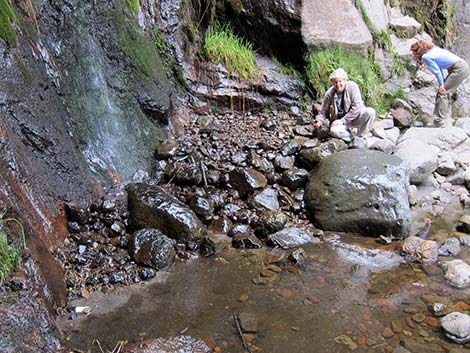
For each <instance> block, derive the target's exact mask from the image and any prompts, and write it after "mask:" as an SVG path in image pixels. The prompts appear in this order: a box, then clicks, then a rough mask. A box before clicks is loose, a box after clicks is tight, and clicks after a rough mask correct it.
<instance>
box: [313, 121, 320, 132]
mask: <svg viewBox="0 0 470 353" xmlns="http://www.w3.org/2000/svg"><path fill="white" fill-rule="evenodd" d="M320 127H321V121H318V120H315V121H314V122H313V128H314V129H315V130H316V129H319V128H320Z"/></svg>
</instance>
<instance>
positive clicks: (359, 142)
mask: <svg viewBox="0 0 470 353" xmlns="http://www.w3.org/2000/svg"><path fill="white" fill-rule="evenodd" d="M367 147H368V143H367V138H365V137H362V136H356V137H355V138H354V139H353V140H352V142H351V144H350V145H349V148H356V149H367Z"/></svg>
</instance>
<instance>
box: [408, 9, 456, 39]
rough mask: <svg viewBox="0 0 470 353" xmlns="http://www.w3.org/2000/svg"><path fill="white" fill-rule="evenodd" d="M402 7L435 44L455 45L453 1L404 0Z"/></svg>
mask: <svg viewBox="0 0 470 353" xmlns="http://www.w3.org/2000/svg"><path fill="white" fill-rule="evenodd" d="M404 7H405V12H407V13H409V14H411V15H412V16H413V17H414V18H416V20H417V21H418V22H420V23H421V24H422V25H423V28H424V31H425V32H427V33H429V34H430V35H431V37H433V39H434V40H435V41H436V43H437V44H439V45H442V46H447V47H452V46H453V45H454V44H455V40H456V36H455V30H456V28H455V27H456V22H455V1H453V0H417V1H411V0H405V1H404Z"/></svg>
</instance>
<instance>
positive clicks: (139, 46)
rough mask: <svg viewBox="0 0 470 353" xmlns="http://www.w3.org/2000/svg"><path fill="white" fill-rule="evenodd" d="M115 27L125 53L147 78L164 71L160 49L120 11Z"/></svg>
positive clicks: (116, 16)
mask: <svg viewBox="0 0 470 353" xmlns="http://www.w3.org/2000/svg"><path fill="white" fill-rule="evenodd" d="M115 25H116V30H117V33H118V36H119V39H120V41H121V44H122V46H123V48H124V51H125V52H126V54H127V55H128V56H129V57H130V58H131V60H132V63H133V64H134V65H135V66H136V67H137V68H139V69H140V71H142V73H143V74H144V75H145V76H147V77H151V76H152V75H153V74H155V73H157V72H162V71H163V65H162V62H161V59H160V56H159V54H158V48H157V47H156V45H155V42H154V41H153V40H152V38H150V36H148V35H146V33H144V32H142V31H141V30H140V28H139V27H138V26H137V25H136V24H135V23H134V22H133V21H131V19H129V18H128V17H127V16H126V15H125V14H124V13H123V12H122V11H119V10H117V12H116V15H115Z"/></svg>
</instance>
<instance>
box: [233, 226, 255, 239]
mask: <svg viewBox="0 0 470 353" xmlns="http://www.w3.org/2000/svg"><path fill="white" fill-rule="evenodd" d="M238 234H253V229H252V228H251V227H250V226H249V225H248V224H236V225H234V226H233V227H232V228H231V229H230V231H229V232H228V234H227V235H228V236H229V237H234V236H235V235H238Z"/></svg>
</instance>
